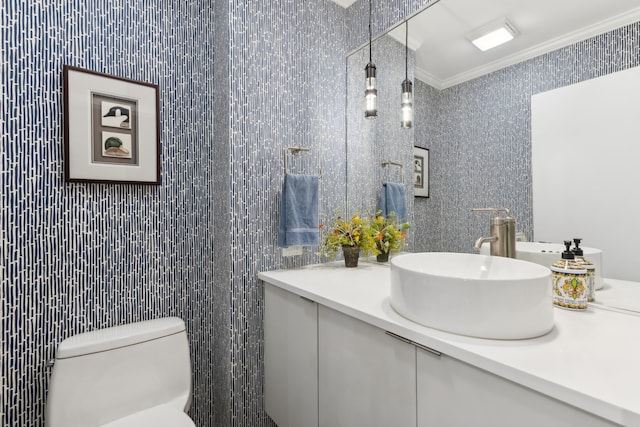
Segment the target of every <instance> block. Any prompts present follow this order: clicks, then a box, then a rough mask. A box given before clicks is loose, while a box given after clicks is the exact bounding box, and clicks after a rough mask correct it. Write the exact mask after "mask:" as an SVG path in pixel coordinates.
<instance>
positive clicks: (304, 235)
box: [278, 174, 320, 248]
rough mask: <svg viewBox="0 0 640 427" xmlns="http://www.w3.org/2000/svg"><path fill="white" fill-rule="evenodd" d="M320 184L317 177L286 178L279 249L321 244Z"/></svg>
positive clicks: (281, 210)
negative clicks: (319, 228)
mask: <svg viewBox="0 0 640 427" xmlns="http://www.w3.org/2000/svg"><path fill="white" fill-rule="evenodd" d="M318 181H319V178H318V177H317V176H310V175H295V174H287V175H285V176H284V182H283V183H282V203H281V205H280V206H281V207H280V223H279V226H278V246H279V247H281V248H286V247H289V246H313V245H317V244H319V243H320V233H319V230H318V186H319V183H318Z"/></svg>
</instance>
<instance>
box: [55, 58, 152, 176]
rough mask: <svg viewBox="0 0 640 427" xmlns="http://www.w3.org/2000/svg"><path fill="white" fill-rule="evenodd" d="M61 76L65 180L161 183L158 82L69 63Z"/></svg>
mask: <svg viewBox="0 0 640 427" xmlns="http://www.w3.org/2000/svg"><path fill="white" fill-rule="evenodd" d="M63 79H64V90H65V93H64V95H65V96H64V176H65V180H66V181H67V182H104V183H126V184H155V185H158V184H160V114H159V111H160V100H159V88H158V85H155V84H151V83H145V82H138V81H134V80H129V79H125V78H121V77H114V76H110V75H107V74H103V73H99V72H96V71H90V70H85V69H82V68H78V67H73V66H70V65H65V66H64V68H63Z"/></svg>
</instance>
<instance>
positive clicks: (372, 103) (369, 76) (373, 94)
mask: <svg viewBox="0 0 640 427" xmlns="http://www.w3.org/2000/svg"><path fill="white" fill-rule="evenodd" d="M364 71H365V75H366V80H365V82H366V89H365V91H364V98H365V102H366V107H365V108H366V109H365V111H364V116H365V117H366V118H367V119H372V118H375V117H376V116H377V115H378V110H377V106H376V103H377V100H376V98H377V97H378V91H377V90H376V66H375V65H374V64H373V61H372V60H371V0H369V63H368V64H367V66H366V67H365V68H364Z"/></svg>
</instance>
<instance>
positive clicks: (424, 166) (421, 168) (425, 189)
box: [413, 146, 429, 197]
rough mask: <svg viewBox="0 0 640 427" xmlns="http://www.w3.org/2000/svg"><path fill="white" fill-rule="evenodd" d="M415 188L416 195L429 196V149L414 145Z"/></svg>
mask: <svg viewBox="0 0 640 427" xmlns="http://www.w3.org/2000/svg"><path fill="white" fill-rule="evenodd" d="M413 188H414V196H415V197H429V150H428V149H427V148H422V147H416V146H414V147H413Z"/></svg>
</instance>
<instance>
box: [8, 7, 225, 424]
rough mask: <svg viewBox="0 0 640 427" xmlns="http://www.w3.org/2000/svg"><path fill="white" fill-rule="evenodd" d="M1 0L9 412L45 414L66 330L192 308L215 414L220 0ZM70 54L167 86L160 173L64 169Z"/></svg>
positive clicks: (203, 383) (73, 60)
mask: <svg viewBox="0 0 640 427" xmlns="http://www.w3.org/2000/svg"><path fill="white" fill-rule="evenodd" d="M0 7H1V10H0V16H1V18H0V19H1V24H0V32H1V37H0V40H1V41H0V43H2V45H1V50H2V58H3V61H2V67H3V68H2V75H1V82H2V106H1V108H2V112H1V114H0V121H1V125H2V151H1V153H0V159H1V160H0V161H1V163H2V168H1V171H0V181H1V185H2V190H1V193H0V194H1V198H2V203H1V209H2V210H1V223H2V235H1V236H0V237H1V245H0V248H1V249H0V250H1V251H2V265H1V266H0V273H1V277H0V279H1V281H0V286H1V287H2V289H1V294H0V301H1V304H2V312H1V314H2V327H1V331H2V368H1V369H2V382H1V384H2V409H1V413H2V425H5V426H38V425H42V424H43V414H44V404H45V401H46V392H47V384H48V377H49V374H50V371H49V369H48V368H47V362H48V361H49V360H51V359H52V358H53V357H54V352H55V348H56V346H57V344H58V343H59V342H60V341H61V340H62V339H64V338H65V337H68V336H70V335H72V334H75V333H79V332H83V331H87V330H91V329H95V328H100V327H105V326H110V325H115V324H121V323H125V322H130V321H136V320H141V319H148V318H153V317H159V316H168V315H176V316H180V317H183V318H184V319H185V320H186V323H187V327H188V330H189V338H190V343H191V352H192V355H193V358H192V361H193V370H194V372H195V374H194V401H193V405H192V410H191V414H192V416H193V417H194V419H195V420H196V422H198V424H199V425H205V424H206V423H207V420H208V419H209V408H208V402H209V400H210V397H209V395H210V394H211V393H210V390H211V389H212V387H213V385H212V382H211V379H210V378H209V376H208V373H209V372H210V371H211V365H212V360H211V359H210V358H209V357H208V355H209V353H210V350H211V348H212V347H213V345H214V344H213V343H214V342H215V340H216V335H217V334H218V333H219V332H218V329H217V328H216V326H217V325H216V324H215V322H214V321H213V316H212V311H213V310H212V304H213V302H214V301H213V299H212V295H211V292H210V289H209V284H210V282H211V281H212V278H213V267H214V266H213V262H212V257H211V256H209V254H212V253H213V249H214V245H213V240H212V239H211V236H212V235H213V219H214V218H213V199H212V198H210V197H209V196H210V195H211V193H212V192H215V191H218V190H217V189H216V188H215V186H214V185H213V172H214V170H213V169H214V168H213V166H214V163H213V159H212V156H211V155H210V152H211V145H212V144H211V142H212V141H211V135H212V133H213V126H212V123H213V109H212V108H211V106H212V105H213V103H214V102H213V83H214V73H213V67H212V64H211V63H210V61H209V57H210V55H211V49H212V47H213V33H212V32H211V30H210V28H208V25H207V23H208V22H209V21H211V20H212V19H213V16H212V10H211V7H210V5H209V2H207V1H191V2H189V3H188V4H186V3H181V2H179V3H176V2H172V1H138V2H121V1H109V2H107V1H96V0H94V1H87V2H30V1H19V0H8V1H4V2H3V3H2V6H0ZM63 64H70V65H76V66H79V67H83V68H88V69H91V70H96V71H100V72H105V73H108V74H112V75H116V76H122V77H127V78H131V79H134V80H140V81H146V82H152V83H157V84H159V86H160V96H161V105H162V108H161V112H160V115H161V118H160V121H161V129H160V133H161V140H162V152H161V163H162V164H161V168H162V185H161V186H129V185H104V184H68V183H65V182H64V181H63V175H62V174H63V172H62V171H63V162H64V160H65V159H63V154H62V140H63V135H62V123H63V117H62V93H63V92H62V90H63V89H62V78H61V77H62V66H63ZM194 94H197V95H195V96H194Z"/></svg>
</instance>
